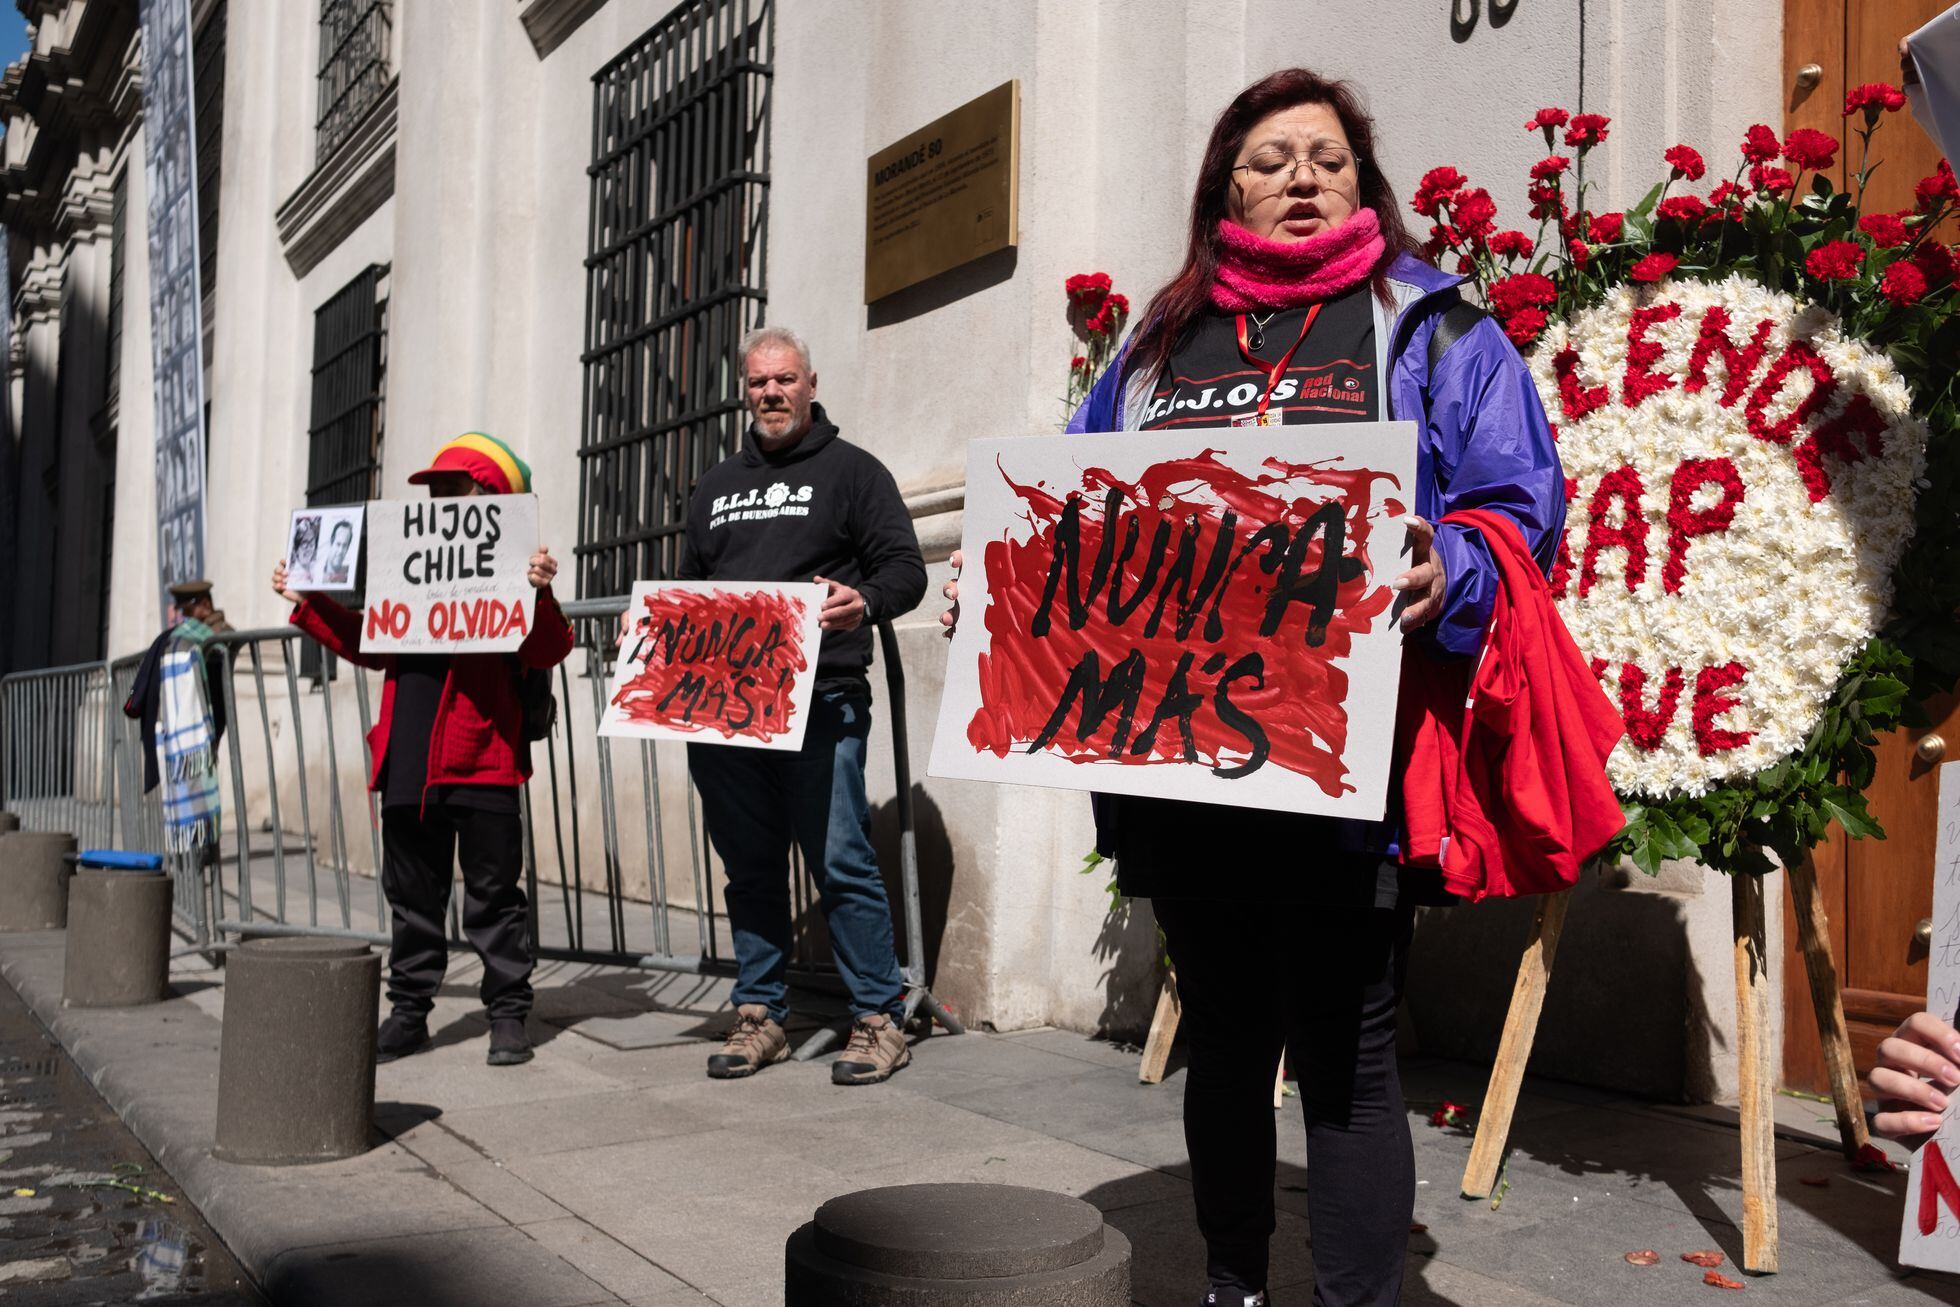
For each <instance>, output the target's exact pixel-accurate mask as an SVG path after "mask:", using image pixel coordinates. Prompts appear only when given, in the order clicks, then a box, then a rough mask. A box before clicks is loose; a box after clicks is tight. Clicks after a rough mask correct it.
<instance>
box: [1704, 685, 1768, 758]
mask: <svg viewBox="0 0 1960 1307" xmlns="http://www.w3.org/2000/svg"><path fill="white" fill-rule="evenodd" d="M1748 675H1749V669H1748V668H1746V667H1744V666H1743V665H1742V664H1741V663H1725V664H1724V665H1722V666H1720V667H1704V668H1702V669H1701V670H1700V671H1699V672H1697V673H1695V707H1694V727H1695V749H1696V750H1697V751H1698V752H1699V753H1700V754H1701V756H1702V757H1704V758H1706V757H1708V756H1709V755H1710V754H1712V753H1726V752H1727V751H1728V750H1730V749H1739V748H1741V747H1742V746H1743V745H1745V744H1747V743H1749V741H1750V740H1751V739H1753V738H1754V734H1755V733H1754V732H1753V731H1725V730H1723V729H1722V728H1721V727H1719V726H1717V725H1716V724H1715V719H1716V718H1717V717H1719V716H1721V715H1722V714H1723V713H1725V712H1727V711H1728V710H1729V709H1731V708H1733V707H1735V706H1736V705H1737V704H1738V703H1740V702H1742V701H1741V700H1740V699H1735V698H1731V697H1730V696H1728V695H1726V694H1723V693H1722V691H1724V690H1726V689H1728V688H1729V687H1731V686H1735V685H1740V684H1742V682H1743V680H1744V679H1745V678H1746V677H1747V676H1748Z"/></svg>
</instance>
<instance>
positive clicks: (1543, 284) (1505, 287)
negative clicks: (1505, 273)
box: [1484, 272, 1558, 318]
mask: <svg viewBox="0 0 1960 1307" xmlns="http://www.w3.org/2000/svg"><path fill="white" fill-rule="evenodd" d="M1484 298H1485V299H1487V300H1488V301H1490V307H1491V311H1492V312H1494V313H1496V314H1497V315H1498V316H1499V317H1505V318H1508V317H1510V316H1512V315H1513V314H1516V313H1518V312H1521V311H1522V310H1524V309H1548V308H1550V307H1551V306H1552V305H1554V304H1556V303H1558V286H1557V285H1556V284H1555V283H1554V282H1553V281H1552V279H1551V278H1550V277H1547V276H1545V275H1544V274H1542V273H1537V272H1519V273H1514V274H1512V275H1511V276H1509V277H1499V278H1498V279H1497V280H1496V281H1493V282H1492V283H1491V284H1490V289H1489V290H1487V291H1485V292H1484Z"/></svg>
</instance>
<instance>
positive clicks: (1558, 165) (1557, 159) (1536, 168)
mask: <svg viewBox="0 0 1960 1307" xmlns="http://www.w3.org/2000/svg"><path fill="white" fill-rule="evenodd" d="M1571 166H1572V160H1570V159H1568V158H1566V157H1565V156H1564V155H1562V154H1554V155H1552V156H1551V157H1549V158H1545V159H1540V160H1539V161H1538V162H1537V163H1534V164H1532V165H1531V175H1532V177H1533V178H1534V179H1536V180H1538V181H1541V182H1550V181H1557V180H1558V175H1559V174H1560V173H1562V172H1564V171H1565V170H1566V169H1567V168H1570V167H1571Z"/></svg>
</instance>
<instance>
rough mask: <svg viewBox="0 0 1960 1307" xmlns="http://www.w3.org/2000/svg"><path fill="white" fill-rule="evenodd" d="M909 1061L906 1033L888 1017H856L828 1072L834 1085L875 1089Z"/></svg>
mask: <svg viewBox="0 0 1960 1307" xmlns="http://www.w3.org/2000/svg"><path fill="white" fill-rule="evenodd" d="M911 1060H912V1047H911V1045H909V1044H907V1043H906V1042H905V1032H904V1031H903V1030H902V1029H900V1028H899V1026H898V1023H897V1022H895V1021H893V1020H892V1019H891V1018H890V1017H887V1016H878V1017H859V1018H858V1019H857V1020H855V1021H853V1022H852V1023H851V1042H850V1043H848V1044H846V1045H844V1051H843V1053H842V1054H841V1055H840V1056H839V1057H838V1059H837V1061H836V1062H835V1063H834V1064H833V1065H832V1066H831V1068H830V1083H831V1084H833V1085H875V1084H877V1083H878V1082H879V1081H880V1080H889V1079H891V1074H892V1072H894V1071H896V1070H898V1069H899V1068H900V1067H902V1066H905V1065H906V1064H908V1063H909V1062H911Z"/></svg>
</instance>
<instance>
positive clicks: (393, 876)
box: [272, 432, 572, 1066]
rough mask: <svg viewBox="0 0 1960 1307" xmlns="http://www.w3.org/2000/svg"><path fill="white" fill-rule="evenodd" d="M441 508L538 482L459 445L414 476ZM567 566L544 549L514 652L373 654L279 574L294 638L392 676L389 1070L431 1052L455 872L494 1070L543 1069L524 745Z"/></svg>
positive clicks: (385, 757) (556, 627) (475, 440)
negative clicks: (524, 808)
mask: <svg viewBox="0 0 1960 1307" xmlns="http://www.w3.org/2000/svg"><path fill="white" fill-rule="evenodd" d="M409 481H410V482H411V483H412V484H415V485H422V486H427V487H428V488H429V494H430V495H431V496H433V497H435V498H439V499H440V498H454V497H462V496H468V495H522V494H529V493H531V469H530V468H529V467H528V466H527V465H526V464H525V462H524V460H523V459H521V458H519V457H518V456H517V455H516V454H515V453H514V452H513V451H512V450H511V448H510V446H508V445H506V444H504V442H503V441H501V440H498V439H496V438H495V437H494V436H486V435H483V434H482V433H480V432H470V433H469V434H467V435H462V436H458V437H456V439H454V440H452V441H450V442H449V443H448V444H446V445H444V446H443V447H442V448H441V449H440V450H438V451H437V452H436V456H435V458H434V459H433V460H432V461H431V462H430V464H429V466H427V467H425V468H423V469H422V470H421V471H419V472H417V473H415V474H414V475H413V476H411V477H409ZM557 573H558V562H557V560H556V559H554V558H553V557H552V556H551V551H550V550H549V549H547V548H545V547H544V546H542V545H540V546H539V547H538V551H537V552H536V553H535V554H532V555H531V559H530V566H529V570H528V572H527V578H528V579H529V581H530V583H531V584H532V585H533V586H535V587H536V588H537V590H538V602H537V610H536V613H535V616H534V620H533V624H532V627H531V633H530V634H529V635H528V636H527V637H525V640H524V643H523V645H522V646H521V647H519V649H518V650H517V653H516V654H515V655H514V656H513V655H509V654H456V655H453V656H450V655H440V654H364V653H362V652H361V617H360V614H358V613H354V612H350V611H348V610H347V609H346V608H343V607H341V606H340V605H339V604H337V603H335V602H333V601H332V600H331V599H328V598H326V597H325V596H323V595H303V594H299V593H297V592H295V591H292V590H289V589H288V588H287V585H286V564H285V562H284V561H283V560H282V561H281V562H280V564H279V565H278V566H277V567H275V568H274V569H273V571H272V588H273V589H274V590H276V591H278V592H279V594H280V595H281V596H282V597H284V598H286V599H288V600H290V601H291V602H292V603H293V605H294V608H293V615H292V621H293V624H294V625H295V626H297V627H299V628H300V630H302V631H304V632H305V633H306V634H307V635H309V636H311V637H313V638H314V639H315V640H318V641H319V642H320V643H321V644H322V645H324V646H325V647H326V648H328V649H330V650H332V651H333V652H334V653H336V654H338V655H340V656H341V657H342V658H345V659H346V660H347V661H349V662H351V663H353V664H355V665H356V666H359V667H371V668H377V669H379V670H381V671H382V672H383V673H385V680H384V682H383V684H382V690H381V710H380V713H379V715H378V717H377V718H376V721H375V725H374V729H373V730H371V731H369V732H368V753H369V756H370V758H371V759H372V762H373V773H372V776H371V778H370V780H369V782H368V788H369V789H370V790H373V791H375V792H376V793H378V794H380V796H381V837H382V867H381V887H382V890H383V892H384V893H385V894H386V895H387V897H388V905H389V908H390V911H391V916H392V918H393V920H392V936H393V939H392V943H391V945H390V948H389V951H388V1000H389V1003H390V1004H391V1005H392V1007H393V1009H394V1010H393V1012H392V1014H391V1015H390V1016H389V1017H388V1019H387V1020H386V1021H384V1022H382V1024H381V1030H380V1032H379V1034H378V1035H377V1036H376V1040H375V1060H376V1061H379V1062H392V1061H394V1060H395V1059H396V1058H400V1057H406V1056H407V1055H408V1054H410V1053H414V1052H417V1051H418V1050H420V1049H421V1048H422V1047H423V1046H424V1045H425V1044H427V1043H428V1041H429V1025H428V1017H429V1012H430V1010H431V1009H432V1008H433V1007H434V1005H435V997H436V991H437V990H438V989H439V988H440V987H441V985H442V977H443V972H444V970H445V968H446V966H447V963H448V960H449V950H448V941H447V940H446V938H445V937H444V934H443V918H444V916H445V915H446V913H447V912H448V908H449V884H450V880H451V867H452V866H453V865H455V864H456V863H457V862H458V861H460V863H461V866H462V872H463V933H464V935H465V936H466V937H467V938H468V939H469V942H470V947H471V948H473V949H475V950H476V955H477V957H478V958H479V959H481V961H482V963H483V983H482V986H481V988H480V990H479V993H480V995H481V997H482V999H483V1005H484V1007H485V1008H486V1009H488V1011H489V1014H490V1053H489V1059H488V1060H489V1063H490V1065H491V1066H511V1065H515V1064H516V1063H519V1062H528V1061H529V1060H530V1059H531V1040H530V1036H529V1035H528V1034H527V1033H526V1032H525V1029H524V1022H525V1019H526V1018H527V1017H528V1016H529V1015H530V1011H531V968H532V958H531V946H530V941H529V939H528V938H527V936H526V926H527V915H528V904H527V902H526V900H525V895H524V886H523V881H522V876H521V872H522V856H521V850H522V847H523V835H522V832H523V826H522V822H521V820H520V818H519V816H518V799H517V791H518V787H519V786H521V785H523V783H524V782H525V781H526V780H528V779H529V778H530V775H531V746H530V742H529V741H528V740H526V739H525V738H524V703H523V677H524V673H525V672H526V671H527V670H533V669H546V668H551V667H555V666H557V665H558V664H559V663H561V662H563V661H564V660H565V657H566V655H568V654H569V653H571V651H572V628H571V624H570V623H569V622H567V621H566V620H565V614H564V613H563V612H562V611H561V610H560V609H559V607H558V601H557V600H556V599H554V598H553V597H552V593H551V581H552V578H553V577H554V576H556V575H557Z"/></svg>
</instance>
